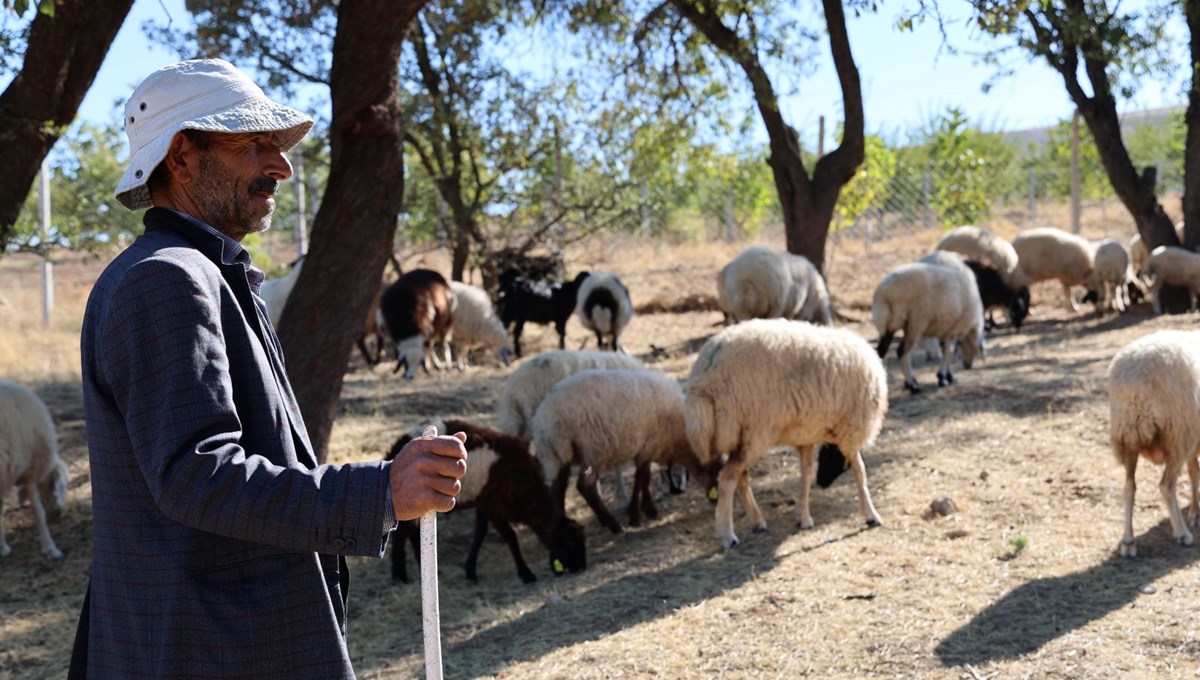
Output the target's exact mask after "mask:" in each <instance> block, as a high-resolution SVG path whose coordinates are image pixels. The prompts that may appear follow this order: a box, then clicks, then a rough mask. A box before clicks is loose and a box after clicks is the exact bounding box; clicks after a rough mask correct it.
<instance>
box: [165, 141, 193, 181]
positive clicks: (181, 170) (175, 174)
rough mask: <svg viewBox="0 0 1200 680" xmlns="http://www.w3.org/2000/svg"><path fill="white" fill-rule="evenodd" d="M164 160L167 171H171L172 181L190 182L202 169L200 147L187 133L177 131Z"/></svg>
mask: <svg viewBox="0 0 1200 680" xmlns="http://www.w3.org/2000/svg"><path fill="white" fill-rule="evenodd" d="M162 162H163V163H164V164H165V165H166V167H167V172H169V173H171V181H172V183H174V184H180V185H185V184H188V183H189V182H191V181H192V180H193V179H195V177H196V175H197V174H198V173H199V171H200V149H199V148H198V147H197V146H196V144H195V143H193V142H192V140H190V139H188V137H187V135H185V134H183V133H182V132H176V133H175V136H174V137H172V138H171V146H170V147H168V148H167V155H166V157H165V158H163V160H162Z"/></svg>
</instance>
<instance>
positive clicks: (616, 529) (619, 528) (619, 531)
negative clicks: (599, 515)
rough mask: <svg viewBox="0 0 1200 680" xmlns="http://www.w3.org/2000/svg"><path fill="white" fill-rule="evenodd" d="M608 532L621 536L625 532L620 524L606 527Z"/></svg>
mask: <svg viewBox="0 0 1200 680" xmlns="http://www.w3.org/2000/svg"><path fill="white" fill-rule="evenodd" d="M608 530H609V531H611V532H613V533H614V534H622V533H624V532H625V527H623V526H621V525H620V524H610V525H609V526H608Z"/></svg>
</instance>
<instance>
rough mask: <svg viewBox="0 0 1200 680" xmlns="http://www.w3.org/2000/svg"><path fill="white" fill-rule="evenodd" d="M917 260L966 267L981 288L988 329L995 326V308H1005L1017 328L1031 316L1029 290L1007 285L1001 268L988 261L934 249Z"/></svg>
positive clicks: (981, 300) (985, 323) (980, 296)
mask: <svg viewBox="0 0 1200 680" xmlns="http://www.w3.org/2000/svg"><path fill="white" fill-rule="evenodd" d="M917 261H918V262H924V263H926V264H940V265H944V266H954V267H966V268H967V269H968V270H970V272H971V276H972V279H973V280H974V281H975V287H976V289H978V290H979V300H980V302H982V303H983V309H984V313H985V314H986V315H987V317H986V319H985V321H984V327H985V329H988V328H994V327H995V326H996V322H995V321H993V320H992V317H991V313H992V310H993V309H996V308H1002V309H1004V311H1005V313H1006V314H1008V319H1009V321H1011V322H1012V325H1013V327H1014V328H1018V329H1019V328H1020V327H1021V324H1022V323H1023V322H1024V321H1025V317H1027V316H1029V289H1028V288H1022V289H1021V290H1016V289H1014V288H1013V287H1012V286H1010V285H1009V284H1008V282H1007V281H1006V280H1005V277H1004V275H1003V274H1002V273H1001V272H1000V270H999V269H997V268H995V267H993V266H992V265H990V264H988V263H987V262H981V261H979V260H976V259H973V258H969V257H965V256H964V255H962V253H960V252H958V251H956V250H935V251H933V252H932V253H928V254H926V255H923V256H921V258H920V259H919V260H917Z"/></svg>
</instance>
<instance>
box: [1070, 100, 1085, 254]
mask: <svg viewBox="0 0 1200 680" xmlns="http://www.w3.org/2000/svg"><path fill="white" fill-rule="evenodd" d="M1079 193H1080V192H1079V109H1075V114H1074V115H1073V116H1072V117H1071V233H1072V234H1078V233H1079V214H1080V211H1081V210H1082V206H1081V205H1080V196H1079Z"/></svg>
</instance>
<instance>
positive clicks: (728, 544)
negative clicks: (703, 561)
mask: <svg viewBox="0 0 1200 680" xmlns="http://www.w3.org/2000/svg"><path fill="white" fill-rule="evenodd" d="M722 544H723V545H724V546H725V549H726V550H734V549H736V548H737V547H738V546H740V545H741V543H740V542H739V541H738V538H737V536H730V537H729V538H728V539H726V540H725V541H723V543H722Z"/></svg>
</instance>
